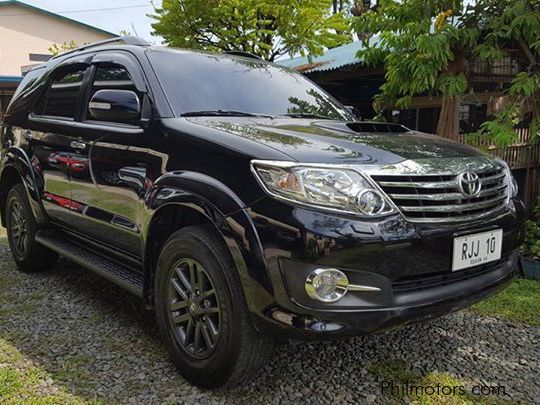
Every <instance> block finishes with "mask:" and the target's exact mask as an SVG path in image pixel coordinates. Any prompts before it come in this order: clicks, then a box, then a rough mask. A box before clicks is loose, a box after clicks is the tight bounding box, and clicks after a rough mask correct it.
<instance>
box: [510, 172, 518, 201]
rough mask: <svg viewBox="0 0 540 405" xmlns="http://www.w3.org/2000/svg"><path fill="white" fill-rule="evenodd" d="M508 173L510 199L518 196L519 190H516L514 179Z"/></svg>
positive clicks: (516, 185)
mask: <svg viewBox="0 0 540 405" xmlns="http://www.w3.org/2000/svg"><path fill="white" fill-rule="evenodd" d="M509 173H510V195H511V196H512V198H515V197H517V195H518V191H519V188H518V184H517V181H516V178H515V177H514V175H513V174H512V172H509Z"/></svg>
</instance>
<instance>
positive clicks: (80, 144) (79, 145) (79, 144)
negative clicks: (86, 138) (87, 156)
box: [69, 141, 86, 149]
mask: <svg viewBox="0 0 540 405" xmlns="http://www.w3.org/2000/svg"><path fill="white" fill-rule="evenodd" d="M69 146H71V147H72V148H73V149H85V148H86V144H85V143H84V142H81V141H72V142H71V143H70V144H69Z"/></svg>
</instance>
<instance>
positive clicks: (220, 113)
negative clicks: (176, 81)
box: [182, 110, 274, 118]
mask: <svg viewBox="0 0 540 405" xmlns="http://www.w3.org/2000/svg"><path fill="white" fill-rule="evenodd" d="M182 117H265V118H274V116H273V115H270V114H257V113H250V112H245V111H236V110H202V111H188V112H186V113H183V114H182Z"/></svg>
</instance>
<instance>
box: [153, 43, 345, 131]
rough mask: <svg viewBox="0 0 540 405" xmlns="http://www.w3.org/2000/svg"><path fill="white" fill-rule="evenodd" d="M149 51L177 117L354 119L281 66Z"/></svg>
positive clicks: (217, 57) (317, 90)
mask: <svg viewBox="0 0 540 405" xmlns="http://www.w3.org/2000/svg"><path fill="white" fill-rule="evenodd" d="M149 56H150V60H151V62H152V64H153V65H154V68H155V70H156V71H157V75H158V77H159V78H160V80H161V82H162V84H163V89H164V91H165V93H166V95H167V98H168V99H169V102H170V103H171V105H172V107H173V109H174V113H175V115H176V116H182V115H184V114H189V113H190V112H191V113H192V112H206V111H208V112H212V115H214V116H215V115H216V114H219V112H220V111H222V112H223V114H224V115H226V114H227V113H226V112H227V111H228V112H231V111H235V112H244V113H251V114H267V115H273V116H280V115H293V117H294V115H303V114H308V115H312V116H318V117H321V118H324V119H333V120H349V121H350V120H354V117H353V116H352V115H351V114H350V113H349V112H348V111H347V110H346V109H345V108H344V107H343V106H342V105H341V104H340V103H339V102H338V101H336V100H335V99H334V98H333V97H332V96H330V95H329V94H328V93H326V92H325V91H324V90H322V89H321V88H319V87H317V85H315V84H314V83H312V82H311V81H309V80H307V79H306V78H305V77H303V76H302V75H300V74H299V73H297V72H294V71H292V70H289V69H287V68H284V67H281V66H277V65H273V64H271V63H267V62H264V61H259V60H254V59H247V58H242V57H237V56H231V55H219V56H217V55H211V54H205V53H195V52H188V51H178V50H170V49H167V50H165V49H154V50H152V51H151V52H149ZM229 114H230V113H229Z"/></svg>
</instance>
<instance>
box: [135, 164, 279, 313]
mask: <svg viewBox="0 0 540 405" xmlns="http://www.w3.org/2000/svg"><path fill="white" fill-rule="evenodd" d="M145 205H146V208H147V210H148V211H149V213H150V216H151V218H154V217H155V216H156V215H157V214H158V213H159V212H160V210H162V209H164V208H165V207H168V206H171V205H180V206H183V207H185V208H188V209H193V210H196V211H197V212H198V213H199V214H202V215H204V216H205V217H206V218H207V219H208V220H209V221H210V222H212V223H213V224H214V226H215V227H216V229H217V230H218V232H219V233H220V234H221V236H222V237H223V240H224V241H225V243H226V245H227V247H228V249H229V252H230V254H231V256H232V258H233V260H234V262H235V264H236V269H237V271H238V273H239V276H240V280H241V282H242V285H243V288H244V293H245V295H246V301H247V303H248V306H249V308H250V310H251V312H255V313H261V312H262V310H263V308H262V307H263V306H264V304H262V302H267V300H266V299H264V297H268V299H271V297H272V293H273V288H272V284H271V281H270V277H269V274H268V272H267V270H266V261H265V259H264V255H263V250H262V245H261V242H260V240H259V237H258V235H257V232H256V230H255V226H254V224H253V222H252V220H251V218H250V216H249V215H248V213H247V212H246V210H245V208H246V204H244V202H243V201H242V200H241V199H240V198H239V197H238V196H237V195H236V194H235V193H234V192H233V191H232V190H231V189H230V188H229V187H227V186H226V185H225V184H223V183H221V182H220V181H218V180H216V179H214V178H212V177H210V176H208V175H205V174H202V173H198V172H190V171H175V172H171V173H167V174H165V175H163V176H161V177H160V178H158V179H157V180H156V181H155V182H154V184H153V186H152V187H151V189H150V191H149V192H148V193H147V195H146V198H145ZM151 223H152V220H151V219H150V220H149V221H148V223H147V224H146V225H145V226H144V227H143V235H145V238H146V237H147V235H148V232H149V230H150V225H151ZM145 245H146V241H145ZM145 250H146V251H147V250H148V249H145ZM147 254H148V252H147ZM147 254H145V257H148V256H147Z"/></svg>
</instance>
